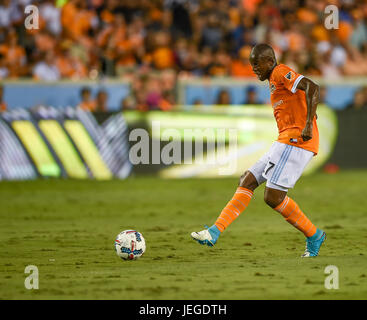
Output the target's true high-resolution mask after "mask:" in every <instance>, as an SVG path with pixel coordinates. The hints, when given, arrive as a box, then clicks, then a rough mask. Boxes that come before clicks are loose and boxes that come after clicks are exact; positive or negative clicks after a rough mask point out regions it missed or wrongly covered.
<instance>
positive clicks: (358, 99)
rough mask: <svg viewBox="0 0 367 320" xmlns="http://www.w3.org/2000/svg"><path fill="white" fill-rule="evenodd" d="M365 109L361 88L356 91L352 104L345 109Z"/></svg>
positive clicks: (363, 94) (364, 98)
mask: <svg viewBox="0 0 367 320" xmlns="http://www.w3.org/2000/svg"><path fill="white" fill-rule="evenodd" d="M366 108H367V99H366V93H365V89H363V88H361V89H359V90H357V91H356V93H355V94H354V98H353V101H352V103H350V104H349V105H348V106H347V109H354V110H361V109H366Z"/></svg>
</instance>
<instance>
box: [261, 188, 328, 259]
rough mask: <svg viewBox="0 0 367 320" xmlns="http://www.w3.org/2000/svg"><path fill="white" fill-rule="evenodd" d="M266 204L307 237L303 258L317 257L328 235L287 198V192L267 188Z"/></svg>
mask: <svg viewBox="0 0 367 320" xmlns="http://www.w3.org/2000/svg"><path fill="white" fill-rule="evenodd" d="M264 200H265V202H266V203H267V204H268V205H269V206H270V207H271V208H273V209H274V210H275V211H277V212H279V213H280V214H281V215H282V216H283V217H284V218H285V220H286V221H287V222H288V223H290V224H291V225H293V226H294V227H295V228H297V229H298V230H299V231H301V232H302V233H303V234H304V235H305V236H306V251H305V253H304V254H303V255H302V256H303V257H312V256H317V255H318V253H319V250H320V247H321V244H322V243H323V242H324V241H325V238H326V234H325V232H324V231H322V230H321V229H318V228H316V226H315V225H314V224H313V223H312V222H311V220H310V219H309V218H308V217H307V216H306V215H305V214H304V212H303V211H302V210H301V209H300V207H299V206H298V204H297V203H296V202H295V201H294V200H293V199H291V198H290V197H288V196H287V192H286V191H283V190H277V189H273V188H269V187H266V188H265V194H264Z"/></svg>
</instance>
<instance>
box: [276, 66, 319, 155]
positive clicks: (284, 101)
mask: <svg viewBox="0 0 367 320" xmlns="http://www.w3.org/2000/svg"><path fill="white" fill-rule="evenodd" d="M302 78H303V76H302V75H300V74H298V73H297V72H295V71H294V70H292V69H291V68H289V67H288V66H286V65H284V64H279V65H277V66H276V67H275V68H274V69H273V71H272V73H271V75H270V79H269V88H270V93H271V94H270V96H271V97H270V100H271V104H272V106H273V110H274V117H275V120H276V121H277V125H278V131H279V136H278V140H277V141H279V142H281V143H286V144H289V145H292V146H296V147H299V148H302V149H306V150H309V151H312V152H313V153H315V154H317V152H318V150H319V131H318V129H317V123H316V117H315V118H314V119H313V130H312V139H310V140H308V141H303V139H302V137H301V133H302V130H303V128H304V127H305V125H306V120H307V102H306V94H305V92H304V91H303V90H297V85H298V83H299V82H300V81H301V79H302Z"/></svg>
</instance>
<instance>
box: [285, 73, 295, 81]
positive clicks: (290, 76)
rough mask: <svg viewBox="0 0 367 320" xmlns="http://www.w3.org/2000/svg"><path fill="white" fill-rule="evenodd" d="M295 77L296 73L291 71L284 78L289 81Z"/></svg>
mask: <svg viewBox="0 0 367 320" xmlns="http://www.w3.org/2000/svg"><path fill="white" fill-rule="evenodd" d="M293 76H294V73H293V72H292V71H289V72H288V73H287V74H286V75H285V76H284V78H286V79H288V80H292V79H293Z"/></svg>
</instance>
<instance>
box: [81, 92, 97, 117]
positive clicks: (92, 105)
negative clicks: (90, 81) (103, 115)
mask: <svg viewBox="0 0 367 320" xmlns="http://www.w3.org/2000/svg"><path fill="white" fill-rule="evenodd" d="M80 97H81V99H82V100H81V102H80V103H79V108H82V109H83V110H85V111H95V110H96V102H95V101H93V100H92V98H91V90H90V89H89V88H88V87H84V88H82V89H81V90H80Z"/></svg>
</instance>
